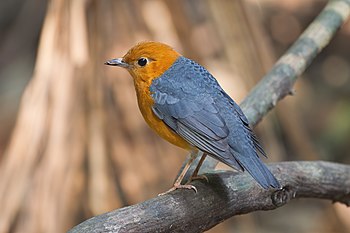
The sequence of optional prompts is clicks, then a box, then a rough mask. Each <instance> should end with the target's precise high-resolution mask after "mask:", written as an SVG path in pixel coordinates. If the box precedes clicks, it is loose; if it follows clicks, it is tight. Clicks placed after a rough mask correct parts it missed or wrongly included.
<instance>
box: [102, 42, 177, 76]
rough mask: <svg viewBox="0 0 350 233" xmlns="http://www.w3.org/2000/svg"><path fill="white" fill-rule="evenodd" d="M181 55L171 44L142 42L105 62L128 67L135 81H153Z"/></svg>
mask: <svg viewBox="0 0 350 233" xmlns="http://www.w3.org/2000/svg"><path fill="white" fill-rule="evenodd" d="M179 56H181V55H180V54H179V53H177V52H176V51H175V50H174V49H173V48H171V47H170V46H168V45H166V44H163V43H159V42H141V43H139V44H137V45H135V46H134V47H132V48H131V49H130V50H129V51H128V52H127V53H126V54H125V55H124V56H123V57H122V58H116V59H112V60H108V61H106V62H105V64H106V65H111V66H119V67H123V68H125V69H127V70H128V71H129V73H130V74H131V76H132V77H133V78H134V81H135V82H151V81H152V80H153V79H155V78H158V77H159V76H161V75H162V74H163V73H164V72H165V71H166V70H167V69H169V67H171V65H172V64H173V63H174V62H175V61H176V59H177V58H178V57H179Z"/></svg>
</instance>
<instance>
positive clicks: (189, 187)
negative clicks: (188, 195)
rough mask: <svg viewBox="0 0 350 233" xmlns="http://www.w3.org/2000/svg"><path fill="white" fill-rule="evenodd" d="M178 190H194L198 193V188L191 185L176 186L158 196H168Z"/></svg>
mask: <svg viewBox="0 0 350 233" xmlns="http://www.w3.org/2000/svg"><path fill="white" fill-rule="evenodd" d="M176 189H192V190H193V191H194V192H195V193H197V188H196V187H195V186H193V185H191V184H174V186H173V187H172V188H171V189H169V190H168V191H166V192H164V193H160V194H158V196H163V195H165V194H168V193H170V192H172V191H174V190H176Z"/></svg>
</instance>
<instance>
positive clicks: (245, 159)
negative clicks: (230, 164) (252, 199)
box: [232, 152, 281, 189]
mask: <svg viewBox="0 0 350 233" xmlns="http://www.w3.org/2000/svg"><path fill="white" fill-rule="evenodd" d="M232 154H234V157H235V158H236V159H237V161H238V162H239V164H240V165H241V166H242V167H243V168H244V170H247V172H248V173H249V174H250V175H251V176H252V177H253V178H254V179H255V180H256V181H257V182H258V183H259V184H260V185H261V186H262V187H263V188H264V189H267V188H268V187H273V188H280V187H281V185H280V184H279V182H278V181H277V179H276V178H275V176H274V175H273V174H272V173H271V172H270V170H269V169H268V168H267V166H266V165H265V164H264V163H263V162H262V161H261V160H260V159H259V158H258V156H256V155H242V154H239V153H237V152H235V153H232Z"/></svg>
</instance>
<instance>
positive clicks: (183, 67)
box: [104, 41, 281, 194]
mask: <svg viewBox="0 0 350 233" xmlns="http://www.w3.org/2000/svg"><path fill="white" fill-rule="evenodd" d="M104 64H106V65H110V66H118V67H122V68H125V69H126V70H127V71H128V72H129V73H130V75H131V76H132V78H133V82H134V86H135V90H136V96H137V102H138V106H139V109H140V111H141V114H142V116H143V118H144V119H145V121H146V122H147V124H148V125H149V126H150V127H151V128H152V129H153V130H154V131H155V132H156V133H157V134H158V135H159V136H160V137H162V138H164V139H165V140H166V141H168V142H170V143H172V144H174V145H176V146H178V147H181V148H183V149H185V150H188V151H190V152H191V156H190V159H189V160H188V162H187V164H186V165H185V167H184V169H183V170H182V172H181V174H180V175H179V176H178V178H177V179H176V181H175V183H174V184H173V187H172V188H171V189H169V190H168V191H167V192H164V193H162V194H167V193H169V192H171V191H173V190H176V189H193V190H194V191H195V192H197V189H196V187H194V186H193V185H191V184H189V183H186V184H182V183H181V182H182V180H183V178H184V176H185V174H186V172H187V170H188V169H189V167H190V165H191V164H192V163H193V161H194V160H195V158H196V155H197V154H198V152H203V153H202V154H203V156H202V158H201V160H200V162H199V164H198V165H197V168H196V169H195V171H194V172H193V174H192V176H191V178H192V179H196V178H198V177H200V176H198V170H199V168H200V166H201V165H202V162H203V160H204V159H205V156H206V155H209V156H211V157H213V158H214V159H217V160H219V161H220V162H223V163H225V164H227V165H228V166H230V167H232V168H234V169H235V170H238V171H242V172H243V171H247V172H248V173H249V174H250V175H251V176H252V177H253V178H254V179H255V180H256V181H257V183H258V184H259V185H260V186H261V187H262V188H264V189H268V188H280V187H281V186H280V184H279V182H278V180H277V179H276V178H275V176H274V175H273V174H272V173H271V172H270V170H269V169H268V168H267V166H266V165H265V164H264V163H263V162H262V161H261V160H260V157H259V154H260V155H263V156H265V157H266V153H265V152H264V149H263V147H262V146H261V144H260V143H259V141H258V139H257V137H256V135H255V134H254V132H253V131H252V129H251V127H250V125H249V122H248V120H247V117H246V116H245V115H244V113H243V111H242V110H241V108H240V107H239V105H238V104H237V103H236V102H235V101H234V100H233V99H232V98H231V97H230V96H229V95H228V94H227V93H226V92H225V91H224V90H223V88H222V87H221V86H220V84H219V83H218V81H217V80H216V79H215V77H214V76H213V75H212V74H211V73H210V72H209V71H208V70H207V69H205V68H204V67H203V66H201V65H199V64H198V63H197V62H195V61H193V60H191V59H189V58H186V57H184V56H182V55H181V54H180V53H178V52H177V51H176V50H174V49H173V48H172V47H171V46H169V45H167V44H164V43H161V42H155V41H144V42H140V43H138V44H136V45H135V46H133V47H132V48H131V49H129V51H128V52H127V53H126V54H125V55H124V56H123V57H120V58H115V59H111V60H108V61H106V62H105V63H104ZM192 179H190V181H191V180H192Z"/></svg>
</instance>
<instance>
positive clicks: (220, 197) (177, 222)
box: [69, 161, 350, 233]
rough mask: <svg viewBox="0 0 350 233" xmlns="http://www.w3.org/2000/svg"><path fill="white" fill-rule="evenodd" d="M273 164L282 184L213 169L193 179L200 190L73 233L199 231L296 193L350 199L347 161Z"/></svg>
mask: <svg viewBox="0 0 350 233" xmlns="http://www.w3.org/2000/svg"><path fill="white" fill-rule="evenodd" d="M269 168H270V169H271V171H272V172H273V173H274V174H275V175H276V177H277V179H278V180H279V181H280V182H281V184H282V185H283V187H284V188H283V189H282V190H271V189H270V190H264V189H262V188H260V187H259V185H258V184H257V183H256V182H255V181H254V180H253V179H252V178H251V177H250V176H249V175H248V174H247V173H236V172H232V171H225V172H224V171H221V172H215V173H210V174H207V177H208V179H209V183H206V182H205V181H195V182H194V185H195V186H196V187H197V189H198V193H194V192H193V191H192V190H177V191H174V192H172V193H170V194H167V195H164V196H159V197H156V198H153V199H150V200H148V201H146V202H143V203H139V204H136V205H133V206H129V207H125V208H122V209H118V210H114V211H112V212H109V213H105V214H102V215H99V216H96V217H93V218H90V219H88V220H87V221H85V222H83V223H81V224H80V225H78V226H76V227H74V228H73V229H72V230H70V231H69V233H82V232H84V233H93V232H94V233H97V232H110V233H117V232H118V233H125V232H129V233H130V232H144V233H147V232H159V233H160V232H188V233H191V232H193V233H194V232H203V231H205V230H208V229H210V228H212V227H214V226H215V225H217V224H218V223H220V222H222V221H224V220H225V219H227V218H230V217H232V216H234V215H240V214H246V213H249V212H253V211H257V210H272V209H276V208H278V207H280V206H283V205H285V204H286V203H288V202H289V201H290V200H291V199H296V198H321V199H328V200H331V201H333V202H341V203H344V204H346V205H348V206H349V205H350V166H348V165H342V164H336V163H330V162H322V161H317V162H282V163H276V164H273V165H269ZM286 174H288V176H287V175H286Z"/></svg>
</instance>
